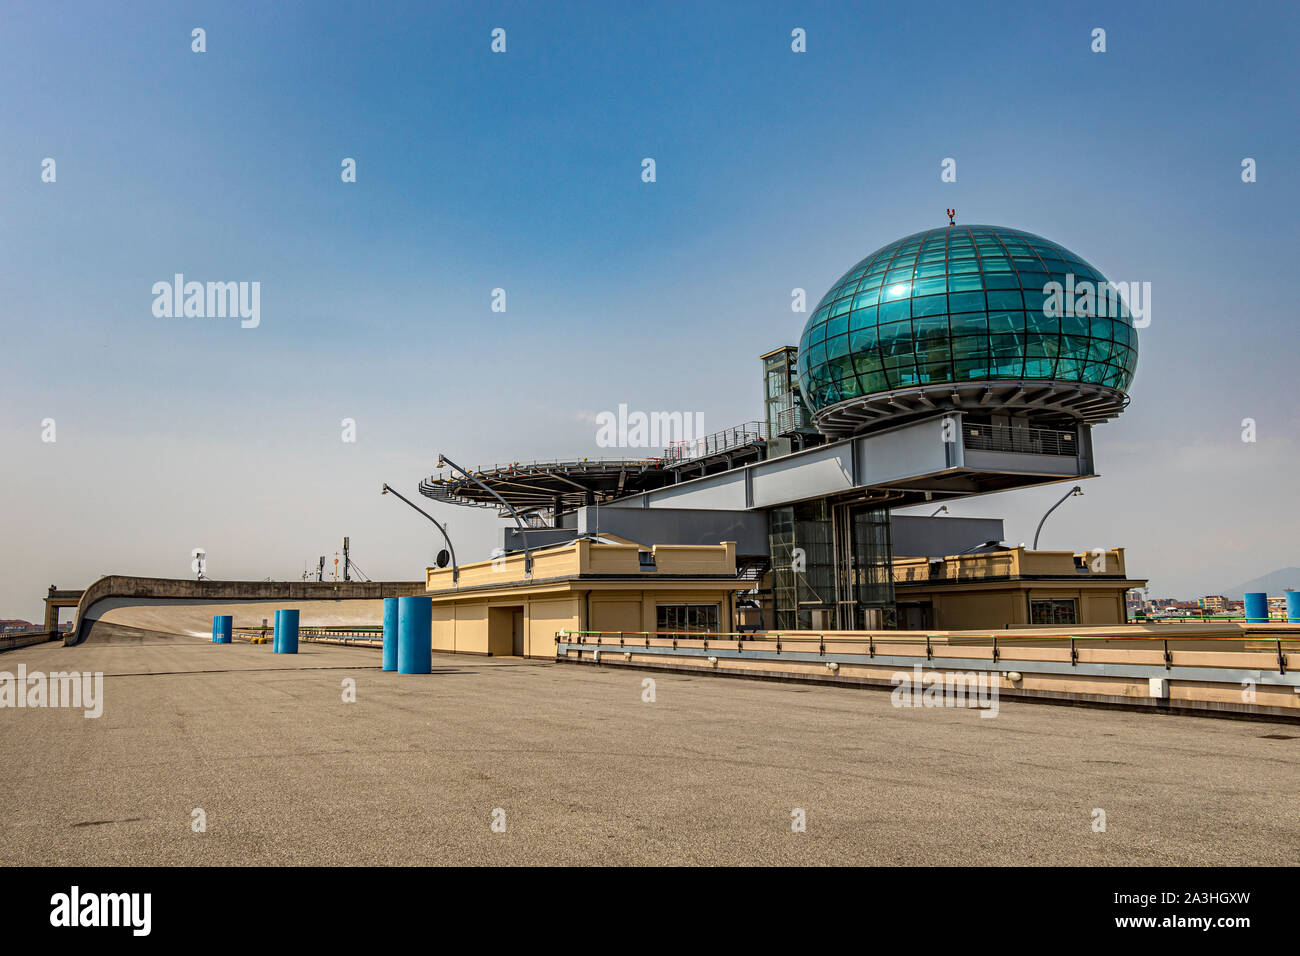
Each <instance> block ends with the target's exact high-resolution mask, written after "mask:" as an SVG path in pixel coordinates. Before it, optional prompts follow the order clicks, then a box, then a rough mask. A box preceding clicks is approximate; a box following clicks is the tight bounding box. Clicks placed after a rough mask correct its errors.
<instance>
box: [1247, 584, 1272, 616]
mask: <svg viewBox="0 0 1300 956" xmlns="http://www.w3.org/2000/svg"><path fill="white" fill-rule="evenodd" d="M1246 623H1247V624H1267V623H1268V595H1267V594H1265V593H1264V592H1263V591H1250V592H1248V593H1247V594H1246Z"/></svg>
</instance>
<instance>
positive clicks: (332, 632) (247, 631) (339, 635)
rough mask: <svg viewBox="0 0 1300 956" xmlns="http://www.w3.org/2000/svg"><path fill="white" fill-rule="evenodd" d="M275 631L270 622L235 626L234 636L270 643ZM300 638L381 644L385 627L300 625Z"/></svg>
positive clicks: (325, 641)
mask: <svg viewBox="0 0 1300 956" xmlns="http://www.w3.org/2000/svg"><path fill="white" fill-rule="evenodd" d="M274 633H275V628H273V627H272V626H271V625H269V624H268V625H267V626H266V627H237V628H234V635H233V636H234V637H236V638H238V639H240V640H244V641H250V642H251V641H256V642H257V643H270V641H271V638H272V636H273V635H274ZM298 640H300V641H319V642H321V643H331V644H367V645H369V644H379V643H382V642H383V640H384V629H383V627H382V626H381V625H378V624H373V625H372V624H357V625H344V626H334V627H330V626H319V627H318V626H312V627H299V628H298Z"/></svg>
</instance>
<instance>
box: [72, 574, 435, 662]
mask: <svg viewBox="0 0 1300 956" xmlns="http://www.w3.org/2000/svg"><path fill="white" fill-rule="evenodd" d="M424 588H425V585H424V582H423V581H321V582H317V581H194V580H187V579H184V578H145V577H136V576H133V575H121V574H110V575H107V576H106V577H102V578H100V579H99V580H98V581H96V582H95V583H94V584H92V585H91V586H90V587H88V588H86V591H85V593H84V594H82V596H81V600H80V602H78V604H77V613H76V618H75V620H74V623H73V626H72V629H71V630H70V631H69V632H68V635H67V636H66V637H65V638H64V644H65V645H68V646H72V645H74V644H80V643H83V642H84V641H87V640H90V639H92V637H93V636H94V632H95V630H96V628H95V625H96V623H102V624H107V625H113V627H112V628H110V629H107V630H108V631H112V632H113V633H120V629H121V628H133V629H137V630H140V631H148V632H154V633H159V634H174V635H176V636H185V637H202V636H205V635H211V633H212V615H214V614H231V615H233V616H234V618H235V621H234V625H235V627H257V626H259V625H260V624H261V623H262V620H263V619H264V618H265V619H268V620H270V619H272V618H273V615H274V612H275V611H276V610H277V609H280V608H297V609H298V610H299V611H300V612H302V624H303V625H304V626H312V625H316V626H346V625H349V624H379V623H381V622H382V620H383V599H384V598H389V597H408V596H411V595H417V594H423V593H425V590H424Z"/></svg>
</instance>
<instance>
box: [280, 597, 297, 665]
mask: <svg viewBox="0 0 1300 956" xmlns="http://www.w3.org/2000/svg"><path fill="white" fill-rule="evenodd" d="M275 652H276V653H277V654H297V653H298V609H297V608H292V607H289V608H285V609H284V610H282V611H276V612H275Z"/></svg>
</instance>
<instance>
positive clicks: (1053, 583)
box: [893, 548, 1146, 630]
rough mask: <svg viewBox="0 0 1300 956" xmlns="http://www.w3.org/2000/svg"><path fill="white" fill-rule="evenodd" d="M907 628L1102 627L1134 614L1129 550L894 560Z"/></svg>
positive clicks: (1137, 582)
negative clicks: (1129, 603) (1129, 598)
mask: <svg viewBox="0 0 1300 956" xmlns="http://www.w3.org/2000/svg"><path fill="white" fill-rule="evenodd" d="M893 567H894V595H895V600H896V602H897V606H898V626H899V627H900V628H902V629H905V630H906V629H910V628H911V629H918V630H923V629H927V628H935V629H943V630H978V629H984V628H991V629H997V628H1012V627H1053V626H1058V625H1060V626H1076V625H1077V626H1080V627H1102V626H1108V625H1115V624H1124V623H1126V620H1127V615H1126V611H1125V603H1124V599H1125V596H1126V594H1127V592H1128V590H1129V589H1130V588H1140V587H1143V586H1144V585H1145V584H1146V581H1145V580H1142V579H1133V578H1129V577H1128V575H1127V573H1126V571H1125V568H1124V549H1123V548H1109V549H1104V550H1097V551H1085V552H1071V551H1030V550H1027V549H1026V548H1008V549H1007V550H1005V551H992V552H983V553H978V554H967V555H952V556H949V557H945V558H898V557H896V558H894V562H893Z"/></svg>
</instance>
